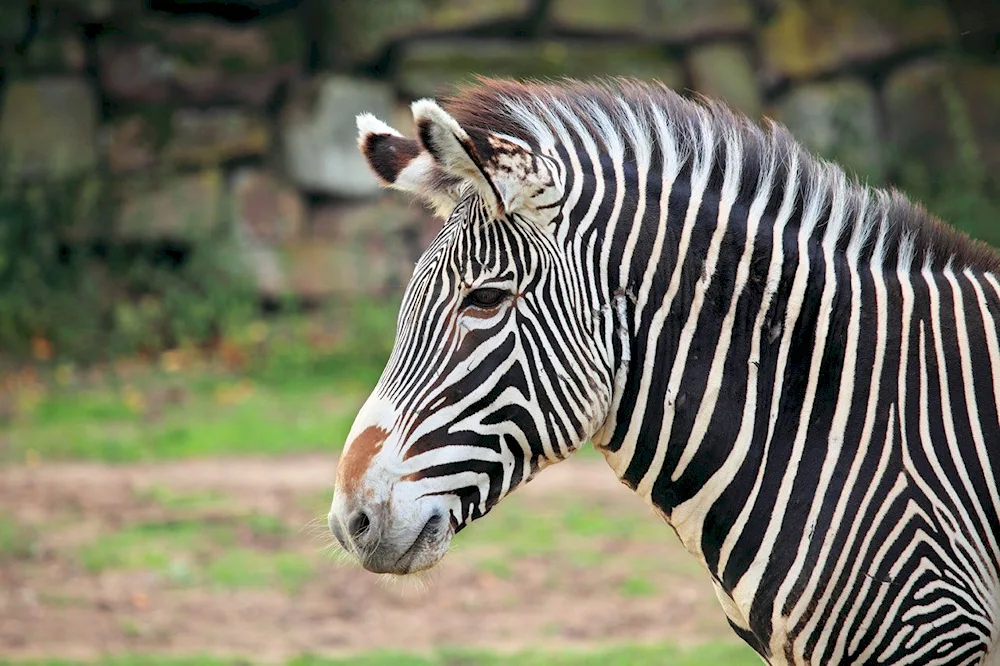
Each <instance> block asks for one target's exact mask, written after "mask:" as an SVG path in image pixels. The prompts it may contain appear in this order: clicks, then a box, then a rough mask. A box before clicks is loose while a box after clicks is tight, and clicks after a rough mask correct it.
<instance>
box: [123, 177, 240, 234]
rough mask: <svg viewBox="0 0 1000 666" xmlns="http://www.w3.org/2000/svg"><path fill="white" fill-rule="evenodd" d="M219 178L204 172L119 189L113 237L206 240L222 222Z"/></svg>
mask: <svg viewBox="0 0 1000 666" xmlns="http://www.w3.org/2000/svg"><path fill="white" fill-rule="evenodd" d="M222 194H223V192H222V174H221V172H219V171H218V170H209V171H203V172H200V173H195V174H186V175H179V176H174V177H171V178H167V179H165V180H161V181H156V180H148V179H142V180H136V181H129V182H126V183H123V184H120V185H119V192H118V197H119V203H120V208H119V211H118V218H117V226H116V229H115V231H116V235H117V236H118V237H120V238H122V239H126V240H134V239H139V240H154V239H172V240H182V241H190V242H198V241H204V240H206V237H207V236H210V235H212V234H214V233H217V232H218V231H219V229H220V228H221V224H222V221H223V210H222V201H223V199H222Z"/></svg>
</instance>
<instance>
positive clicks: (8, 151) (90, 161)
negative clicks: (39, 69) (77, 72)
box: [0, 77, 98, 177]
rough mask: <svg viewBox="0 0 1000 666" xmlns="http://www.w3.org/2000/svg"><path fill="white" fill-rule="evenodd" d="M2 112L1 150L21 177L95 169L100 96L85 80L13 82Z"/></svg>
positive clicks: (0, 124) (55, 79) (5, 98)
mask: <svg viewBox="0 0 1000 666" xmlns="http://www.w3.org/2000/svg"><path fill="white" fill-rule="evenodd" d="M4 87H5V90H4V97H3V107H2V111H0V154H3V155H4V159H5V160H8V161H9V162H8V164H5V165H4V166H5V167H6V168H10V169H13V171H14V173H16V174H19V175H21V176H32V177H34V176H46V175H48V176H56V177H60V176H65V175H68V174H70V173H74V172H79V171H84V170H87V169H91V168H93V166H94V164H95V162H96V158H97V151H96V139H97V104H98V102H97V98H96V95H95V94H94V91H93V90H92V89H91V88H90V86H89V85H87V83H86V82H85V81H84V80H83V79H79V78H74V77H47V78H41V79H36V80H33V81H12V82H10V83H8V84H7V85H6V86H4Z"/></svg>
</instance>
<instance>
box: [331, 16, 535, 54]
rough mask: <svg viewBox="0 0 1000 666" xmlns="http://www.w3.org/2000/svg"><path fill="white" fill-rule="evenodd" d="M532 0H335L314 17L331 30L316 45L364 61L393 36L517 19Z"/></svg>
mask: <svg viewBox="0 0 1000 666" xmlns="http://www.w3.org/2000/svg"><path fill="white" fill-rule="evenodd" d="M532 4H533V3H532V2H531V1H530V0H490V1H489V2H470V1H469V0H434V1H429V0H384V1H380V2H371V1H370V0H338V2H336V3H329V4H327V5H325V6H322V7H321V10H322V11H321V12H319V14H320V16H319V17H317V20H322V21H324V22H326V23H328V24H329V30H328V33H330V34H332V35H335V37H334V38H333V39H331V40H330V43H329V44H327V45H324V44H320V45H319V48H320V49H326V50H327V51H331V53H329V54H327V56H326V59H327V60H330V61H331V62H343V61H344V60H347V61H349V62H351V63H357V62H368V61H371V60H372V59H373V58H376V57H378V55H379V54H380V53H382V51H383V50H384V49H385V48H386V46H387V45H388V44H389V43H390V42H392V41H394V40H399V39H406V38H409V37H413V36H415V35H419V34H426V33H431V32H439V31H446V30H457V29H463V28H470V27H473V26H481V25H490V24H495V23H496V22H497V21H502V20H510V19H516V18H520V17H523V16H525V15H526V14H527V12H528V11H529V10H530V9H531V6H532ZM332 51H337V52H336V53H332Z"/></svg>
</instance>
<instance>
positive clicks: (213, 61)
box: [98, 17, 305, 107]
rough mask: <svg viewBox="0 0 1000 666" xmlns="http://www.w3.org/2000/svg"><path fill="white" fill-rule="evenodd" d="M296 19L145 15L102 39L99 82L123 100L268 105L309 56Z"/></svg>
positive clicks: (99, 58) (135, 101)
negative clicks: (234, 21)
mask: <svg viewBox="0 0 1000 666" xmlns="http://www.w3.org/2000/svg"><path fill="white" fill-rule="evenodd" d="M304 49H305V47H304V44H303V43H302V41H301V39H299V34H298V30H297V26H296V24H295V22H294V21H293V20H292V19H291V18H281V17H279V18H277V19H272V20H268V21H266V22H262V23H254V24H250V25H230V24H227V23H223V22H218V21H210V20H206V19H198V20H189V21H184V22H169V21H163V20H153V19H146V20H144V21H143V22H142V23H141V24H140V26H139V27H138V28H137V29H136V30H135V31H134V32H129V33H126V34H121V35H109V36H107V37H103V38H102V39H101V40H100V42H99V43H98V60H99V65H100V79H101V84H102V86H103V88H104V91H105V94H106V95H107V96H108V97H109V98H110V99H112V100H113V101H116V102H131V103H163V102H171V103H178V102H180V103H187V104H199V105H200V104H228V103H237V104H248V105H251V106H256V107H260V106H264V105H265V104H267V102H269V101H270V100H271V98H272V96H273V95H274V92H275V90H276V89H277V88H278V86H279V85H281V84H283V83H287V82H288V81H290V80H291V79H292V78H294V76H295V75H296V73H297V72H298V71H299V68H300V66H301V64H302V62H303V60H304V53H305V50H304Z"/></svg>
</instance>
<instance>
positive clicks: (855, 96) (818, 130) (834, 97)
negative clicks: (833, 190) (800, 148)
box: [774, 79, 884, 180]
mask: <svg viewBox="0 0 1000 666" xmlns="http://www.w3.org/2000/svg"><path fill="white" fill-rule="evenodd" d="M774 118H775V120H777V121H778V122H780V123H782V124H784V125H785V126H786V127H788V129H789V130H790V131H791V132H792V134H793V135H794V136H795V138H797V139H798V140H799V141H801V142H802V143H803V144H804V145H805V146H806V147H807V148H808V149H809V150H811V151H812V152H813V153H816V154H818V155H819V156H821V157H824V158H827V159H831V160H834V161H836V162H838V163H839V164H840V165H841V166H843V167H845V168H846V169H847V170H848V171H849V172H850V171H854V172H856V173H857V174H858V175H861V176H868V177H872V178H874V179H876V180H877V179H878V178H879V177H880V176H881V174H882V168H883V157H884V156H883V155H882V154H881V152H880V150H879V146H880V143H881V142H880V140H879V133H878V111H877V102H876V99H875V93H874V92H873V91H872V89H871V88H870V87H869V86H867V85H865V84H864V83H862V82H860V81H857V80H853V79H844V80H839V81H833V82H830V83H814V84H807V85H803V86H799V87H797V88H795V89H793V90H792V92H790V93H789V94H788V95H786V96H785V97H784V98H782V99H781V100H780V101H779V102H778V105H777V107H776V109H775V113H774Z"/></svg>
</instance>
